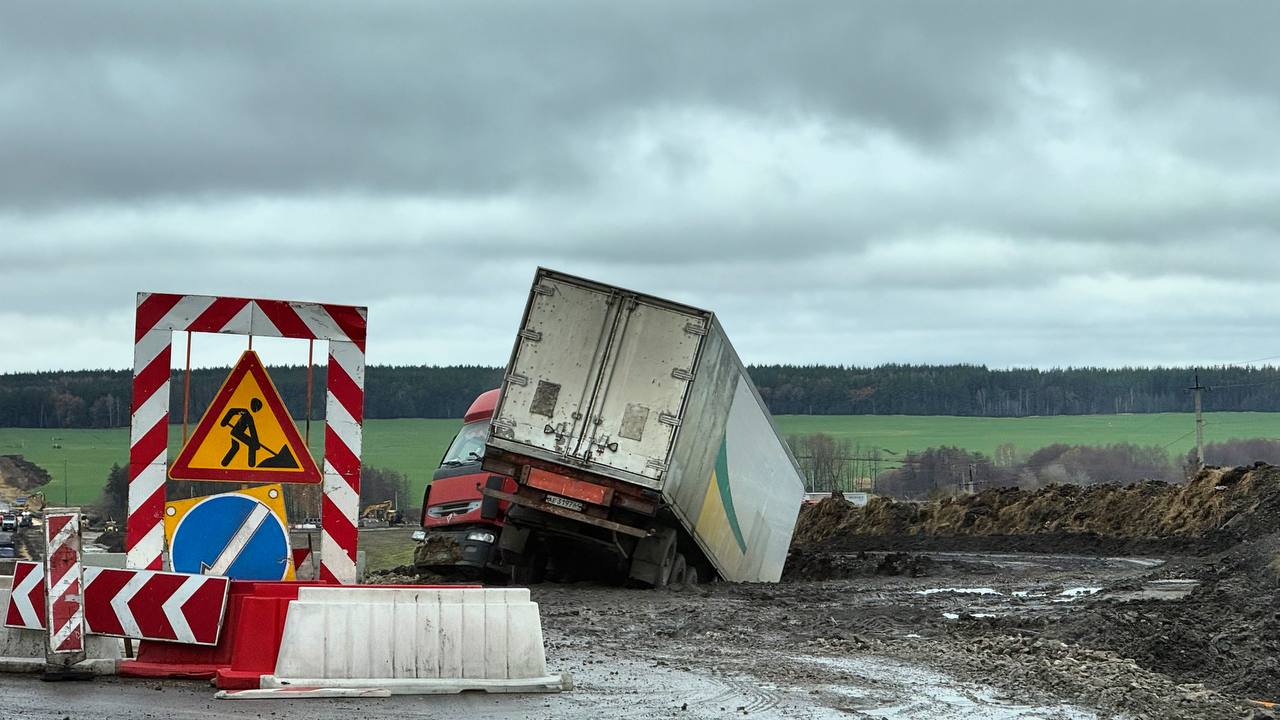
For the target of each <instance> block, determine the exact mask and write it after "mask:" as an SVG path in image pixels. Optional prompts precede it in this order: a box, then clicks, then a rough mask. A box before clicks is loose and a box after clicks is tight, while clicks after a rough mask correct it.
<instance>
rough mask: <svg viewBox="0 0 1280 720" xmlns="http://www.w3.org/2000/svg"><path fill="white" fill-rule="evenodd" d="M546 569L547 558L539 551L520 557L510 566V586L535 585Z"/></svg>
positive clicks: (540, 579)
mask: <svg viewBox="0 0 1280 720" xmlns="http://www.w3.org/2000/svg"><path fill="white" fill-rule="evenodd" d="M546 569H547V557H546V555H544V554H543V553H542V552H541V551H534V552H531V553H526V554H524V555H522V556H521V557H520V559H519V561H517V562H514V563H512V564H511V584H512V585H537V584H538V583H540V582H542V577H543V575H544V574H545V572H546Z"/></svg>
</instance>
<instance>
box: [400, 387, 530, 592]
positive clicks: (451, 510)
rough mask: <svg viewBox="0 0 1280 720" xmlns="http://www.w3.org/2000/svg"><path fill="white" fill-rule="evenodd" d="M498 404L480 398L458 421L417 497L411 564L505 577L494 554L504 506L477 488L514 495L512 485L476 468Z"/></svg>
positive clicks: (494, 394)
mask: <svg viewBox="0 0 1280 720" xmlns="http://www.w3.org/2000/svg"><path fill="white" fill-rule="evenodd" d="M497 403H498V391H497V390H490V391H488V392H484V393H481V394H480V395H478V396H477V397H476V399H475V400H473V401H472V402H471V407H469V408H467V412H466V413H465V414H464V415H463V416H462V428H461V429H460V430H458V434H457V435H456V436H454V438H453V442H452V443H450V444H449V449H448V450H446V451H445V454H444V457H443V458H442V459H441V461H440V467H439V468H438V469H437V470H436V471H435V474H434V475H433V476H432V479H431V484H430V485H428V486H427V489H426V490H425V491H424V492H423V495H422V518H421V521H420V522H421V524H422V529H421V530H415V531H414V532H413V539H414V540H417V541H418V545H417V547H416V548H415V549H414V554H413V563H414V565H416V566H417V567H420V568H423V569H426V570H434V571H436V572H455V571H458V570H464V571H466V572H467V573H475V572H480V573H483V572H485V571H486V570H487V571H489V572H491V573H506V569H505V568H504V567H503V566H502V564H501V557H500V554H499V553H498V551H497V550H496V549H495V548H496V546H497V542H498V538H499V537H500V536H501V534H502V524H503V517H504V516H505V515H506V510H507V503H505V502H501V501H498V500H494V499H490V498H486V497H484V496H483V495H481V494H480V488H481V486H485V487H488V486H493V487H496V488H498V489H501V490H507V491H514V490H515V481H514V480H512V479H511V478H509V477H506V476H503V475H494V474H492V473H487V472H485V471H484V470H482V469H481V468H480V460H481V458H482V457H483V456H484V439H485V436H486V435H488V433H489V419H490V418H491V417H493V408H494V406H495V405H497Z"/></svg>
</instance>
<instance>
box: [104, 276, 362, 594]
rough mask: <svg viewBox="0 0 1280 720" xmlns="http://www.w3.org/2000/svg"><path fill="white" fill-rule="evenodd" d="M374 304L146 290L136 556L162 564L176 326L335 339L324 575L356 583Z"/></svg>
mask: <svg viewBox="0 0 1280 720" xmlns="http://www.w3.org/2000/svg"><path fill="white" fill-rule="evenodd" d="M367 318H368V309H367V308H365V307H360V306H354V305H331V304H322V303H309V302H289V301H284V300H262V299H250V298H237V297H215V296H210V295H174V294H168V293H138V298H137V306H136V313H135V330H134V347H133V405H132V411H133V414H132V421H131V425H130V432H129V515H128V520H127V525H126V529H125V550H126V551H127V564H128V566H129V567H131V568H138V569H144V570H161V569H163V568H162V556H163V553H164V503H165V481H166V479H167V478H168V469H169V450H168V442H169V377H170V374H171V371H170V363H171V355H172V349H173V333H174V332H182V331H188V332H206V333H219V334H223V335H245V336H253V335H256V336H259V337H283V338H295V339H299V340H327V341H328V342H329V366H328V371H327V373H326V378H327V384H328V392H327V396H326V402H325V417H324V422H325V433H324V467H323V482H322V485H321V486H322V492H323V494H324V499H323V501H322V510H321V516H320V520H321V530H320V580H322V581H325V582H335V583H342V584H354V583H355V582H356V547H357V543H358V534H357V528H358V519H359V511H360V450H361V446H362V442H363V437H364V375H365V336H366V323H367Z"/></svg>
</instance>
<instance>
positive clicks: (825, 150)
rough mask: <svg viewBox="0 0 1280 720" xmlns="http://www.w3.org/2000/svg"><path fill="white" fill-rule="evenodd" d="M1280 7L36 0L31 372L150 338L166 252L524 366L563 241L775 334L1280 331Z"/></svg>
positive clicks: (1219, 338)
mask: <svg viewBox="0 0 1280 720" xmlns="http://www.w3.org/2000/svg"><path fill="white" fill-rule="evenodd" d="M1277 21H1280V7H1277V6H1273V5H1271V4H1263V3H1238V4H1237V3H1217V4H1214V5H1203V4H1199V3H1189V2H1188V3H1181V2H1173V3H1170V2H1159V3H1156V2H1151V3H1122V4H1115V3H1101V2H1098V3H1073V4H1064V5H1044V4H1029V3H997V2H990V3H984V2H974V3H963V4H957V3H951V2H914V3H913V2H904V3H892V4H880V5H872V4H864V3H848V2H800V3H777V4H769V5H758V6H749V5H748V4H744V3H740V2H723V3H696V4H690V3H675V2H670V3H667V2H661V3H657V2H655V3H632V4H626V5H618V4H599V3H585V2H583V3H578V2H562V3H485V2H471V3H459V4H452V5H445V4H432V5H423V4H418V3H406V2H399V3H389V2H374V3H364V4H361V5H359V6H358V7H357V6H350V5H340V4H317V3H306V4H304V3H297V4H272V5H263V4H261V3H250V2H231V3H222V4H219V5H217V6H173V5H171V4H160V3H156V4H132V5H129V6H127V7H126V8H125V9H123V10H122V9H121V8H120V6H118V5H112V4H107V3H80V4H77V3H67V4H58V5H55V6H48V5H41V4H18V3H12V4H9V5H6V6H5V7H3V8H0V168H4V171H3V172H0V260H2V262H0V301H3V307H4V310H3V311H0V330H4V331H6V332H7V333H9V334H10V335H12V336H20V337H24V338H28V341H27V342H26V343H24V344H22V345H13V344H11V345H9V346H8V347H0V371H3V370H14V369H30V368H43V367H81V366H89V365H98V364H107V365H110V366H114V367H124V366H127V365H128V364H129V351H130V350H129V345H128V341H127V338H128V333H129V326H130V324H131V319H130V312H131V305H130V304H131V301H132V294H133V293H134V292H135V291H137V290H140V289H154V290H165V291H177V292H203V293H212V294H236V295H254V296H270V297H290V298H299V299H311V298H315V299H323V300H328V301H335V302H353V303H366V304H368V305H369V306H370V308H371V337H372V341H371V349H370V353H371V355H370V359H371V361H374V362H396V363H420V362H428V363H431V362H439V363H447V362H483V363H490V364H496V363H500V362H502V361H503V360H504V359H505V357H506V353H507V350H508V349H509V343H510V337H511V335H512V331H513V325H514V323H515V322H516V321H517V319H518V316H519V310H520V307H521V306H522V295H523V293H524V291H525V289H526V287H527V283H528V280H529V277H530V276H531V274H532V271H533V268H534V267H535V266H536V265H539V264H542V265H550V266H553V267H558V268H561V269H565V270H569V271H573V272H578V273H581V274H587V275H592V276H598V277H600V278H601V279H605V280H611V281H615V282H618V283H620V284H624V285H628V286H632V287H635V288H637V289H644V290H649V291H652V292H655V293H658V294H663V295H667V296H671V297H675V298H677V299H682V300H686V301H688V302H692V303H694V304H698V305H702V306H705V307H709V308H712V309H715V310H717V311H719V312H720V313H721V314H722V316H723V317H724V319H725V322H726V325H727V326H729V328H730V330H731V331H732V332H733V333H734V336H735V341H736V342H737V343H738V344H739V346H740V350H741V351H742V353H743V355H744V357H745V358H746V359H747V360H748V361H756V362H784V361H790V362H844V363H872V362H884V361H930V362H947V361H967V362H985V363H990V364H994V365H1009V364H1036V365H1056V364H1082V363H1100V364H1123V363H1146V362H1165V363H1170V362H1191V361H1196V362H1212V361H1223V360H1230V359H1239V358H1240V357H1241V356H1244V357H1262V356H1267V355H1274V354H1276V353H1277V352H1280V350H1277V349H1276V347H1275V346H1270V345H1265V342H1263V341H1262V340H1260V338H1265V337H1267V336H1268V334H1269V333H1270V329H1271V328H1272V327H1274V325H1275V323H1276V321H1277V319H1280V318H1277V314H1278V313H1277V312H1276V311H1274V310H1272V309H1271V303H1270V302H1269V298H1270V297H1273V296H1274V295H1275V292H1276V291H1277V290H1278V289H1280V288H1277V283H1276V282H1275V281H1273V280H1271V279H1270V278H1269V277H1268V276H1267V275H1266V273H1265V268H1268V267H1272V266H1274V265H1275V263H1276V261H1278V260H1280V249H1277V248H1280V244H1278V243H1277V240H1280V202H1278V201H1280V144H1277V143H1276V142H1275V128H1276V127H1280V75H1277V74H1276V73H1275V72H1274V68H1275V67H1277V66H1280V46H1278V45H1277V44H1276V43H1275V42H1274V37H1273V35H1274V29H1275V28H1276V27H1278V26H1280V24H1278V23H1277ZM1191 298H1194V302H1191V301H1190V299H1191ZM1231 345H1246V346H1252V345H1260V347H1259V351H1258V352H1254V351H1253V350H1247V351H1244V352H1236V351H1231V352H1222V351H1220V350H1219V349H1220V348H1223V347H1224V346H1231Z"/></svg>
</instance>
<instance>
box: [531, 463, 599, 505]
mask: <svg viewBox="0 0 1280 720" xmlns="http://www.w3.org/2000/svg"><path fill="white" fill-rule="evenodd" d="M525 483H526V484H528V485H529V487H535V488H538V489H539V490H546V491H547V492H549V493H555V494H556V495H564V496H565V497H571V498H576V499H578V500H581V501H583V502H589V503H591V504H593V505H606V506H607V505H608V504H609V502H610V501H611V500H613V488H609V487H605V486H603V485H596V484H595V483H589V482H586V481H585V480H574V479H573V478H571V477H565V476H564V475H557V474H555V473H553V472H547V471H546V470H540V469H538V468H529V474H528V475H527V476H526V477H525Z"/></svg>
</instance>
